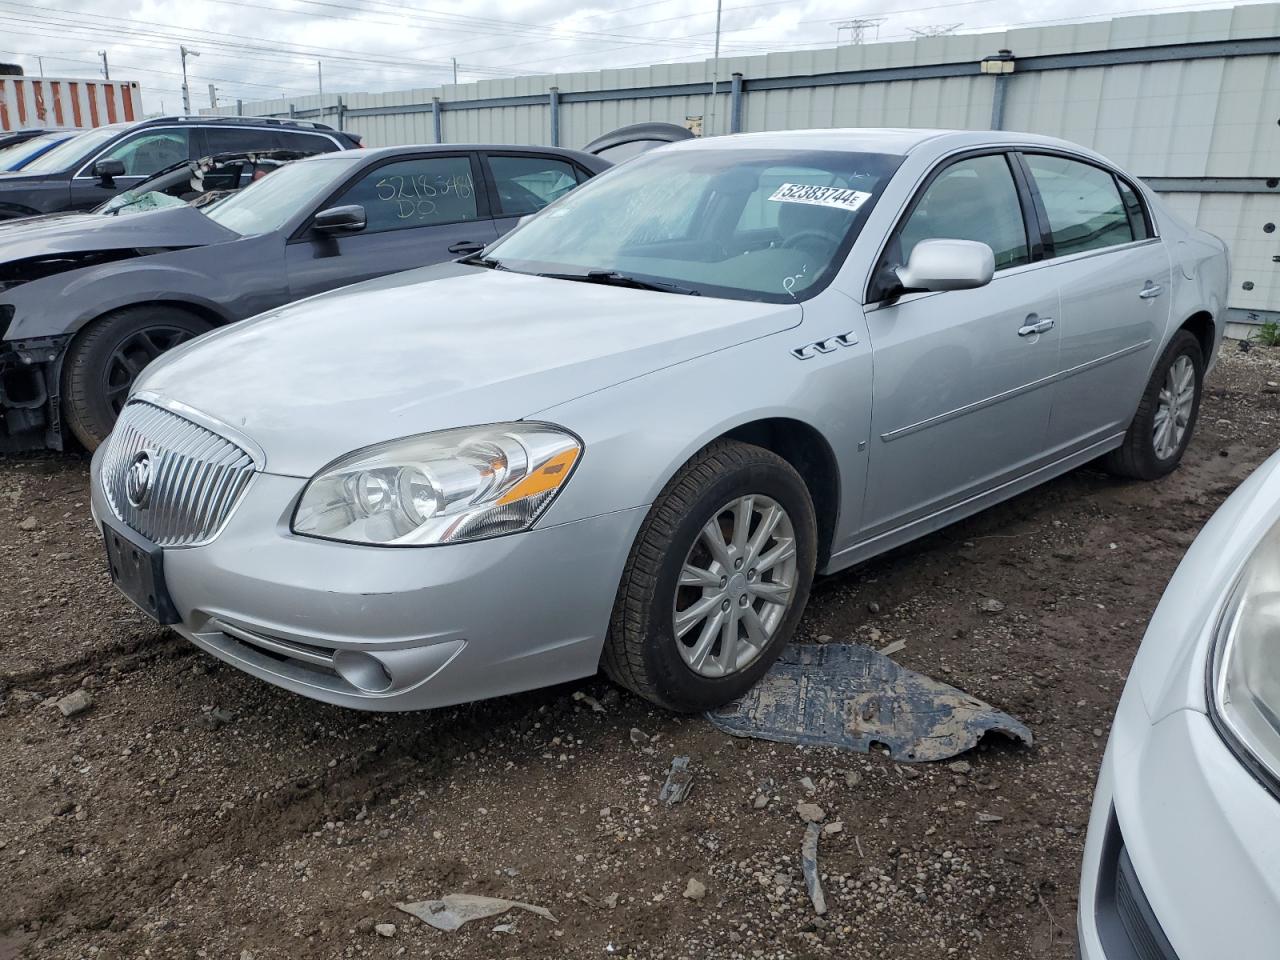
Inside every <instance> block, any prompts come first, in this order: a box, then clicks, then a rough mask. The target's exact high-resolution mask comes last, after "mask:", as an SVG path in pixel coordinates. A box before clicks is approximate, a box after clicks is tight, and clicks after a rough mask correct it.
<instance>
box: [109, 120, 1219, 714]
mask: <svg viewBox="0 0 1280 960" xmlns="http://www.w3.org/2000/svg"><path fill="white" fill-rule="evenodd" d="M1227 277H1228V269H1227V260H1226V254H1225V249H1224V246H1223V244H1222V242H1221V241H1220V240H1218V239H1217V238H1215V237H1213V236H1211V235H1209V234H1206V233H1203V232H1201V231H1199V230H1197V229H1195V228H1193V227H1191V226H1189V225H1188V224H1186V223H1184V222H1182V221H1181V220H1179V219H1178V218H1177V217H1176V216H1175V215H1174V214H1173V213H1172V212H1170V211H1169V210H1168V209H1167V208H1166V207H1165V206H1164V204H1163V203H1161V201H1160V199H1159V198H1158V197H1156V196H1154V195H1153V194H1152V193H1151V192H1150V191H1149V190H1148V189H1146V188H1145V187H1144V186H1143V185H1142V184H1141V183H1139V182H1138V181H1137V180H1135V179H1134V178H1133V177H1131V176H1129V175H1128V174H1126V173H1124V172H1123V171H1121V170H1119V169H1117V168H1116V167H1115V166H1114V165H1112V164H1111V163H1109V162H1108V161H1107V160H1106V159H1104V158H1103V157H1100V156H1098V155H1096V154H1094V153H1091V152H1089V151H1087V150H1085V149H1082V148H1080V147H1077V146H1073V145H1072V144H1069V143H1065V142H1063V141H1059V140H1051V139H1047V138H1042V137H1035V136H1029V135H1022V134H1012V133H990V132H946V131H921V130H914V131H905V130H844V131H841V130H821V131H798V132H797V131H793V132H786V133H770V134H754V135H748V136H736V137H718V138H715V139H709V140H695V141H686V142H684V143H680V144H674V145H671V146H669V147H664V148H661V149H658V150H655V151H653V152H652V153H649V154H646V155H644V156H642V157H639V158H636V159H634V160H631V161H629V162H628V163H626V164H623V165H621V166H619V167H617V168H615V169H614V170H612V171H609V172H607V173H605V174H604V175H602V176H600V177H599V178H597V179H594V180H592V181H590V182H588V183H587V184H584V185H583V186H582V187H581V188H579V189H578V190H576V191H574V192H573V193H571V194H569V195H567V196H566V197H565V198H564V199H562V200H559V201H557V202H556V203H554V204H552V205H551V206H549V207H548V208H546V209H545V210H544V211H543V212H542V213H540V214H539V215H538V216H536V217H534V218H533V219H532V220H530V221H529V222H527V223H525V224H524V225H523V226H521V227H520V228H519V229H517V230H516V231H514V232H513V233H511V234H509V235H508V236H507V237H506V238H504V239H502V240H500V241H498V242H497V243H495V244H493V245H491V246H490V247H489V248H487V249H486V250H485V251H484V252H483V253H482V254H479V255H475V256H473V257H471V258H468V259H464V260H462V261H459V262H457V263H450V264H445V265H442V266H438V267H431V268H426V269H423V270H418V271H411V272H408V273H403V274H399V275H396V276H393V277H388V278H384V279H382V280H378V281H373V282H369V283H365V284H360V285H357V286H353V287H348V288H345V289H343V290H340V291H336V292H334V293H331V294H326V295H323V296H319V297H314V298H312V299H309V300H306V301H303V302H300V303H297V304H294V305H292V306H289V307H285V308H283V309H280V310H276V311H272V312H270V313H267V314H263V315H261V316H260V317H258V318H256V319H254V320H250V321H248V322H245V323H242V324H239V325H237V326H235V327H234V328H227V329H223V330H218V331H214V332H213V333H211V334H209V335H207V336H205V337H202V338H200V339H199V340H196V341H193V342H192V343H191V344H189V345H187V346H184V347H181V348H179V349H178V350H176V351H174V352H173V353H171V354H168V355H166V356H165V357H163V358H162V359H161V360H160V361H158V362H157V363H155V364H153V365H152V366H151V367H150V368H148V370H147V371H146V372H145V373H144V374H143V376H142V378H141V379H140V381H139V383H138V385H137V387H136V388H135V392H134V394H133V396H132V398H131V400H130V402H129V403H128V404H127V406H126V407H125V409H124V411H123V413H122V416H121V418H120V422H119V425H118V427H117V429H116V430H115V432H114V433H113V434H112V436H111V438H110V441H109V442H108V443H107V444H105V445H104V446H103V447H102V448H101V449H100V450H99V451H98V454H97V455H96V457H95V460H94V468H93V504H94V511H95V515H96V516H97V518H98V520H99V522H100V524H101V526H102V529H103V533H104V535H105V537H106V541H107V547H108V556H109V558H110V565H111V572H112V576H113V578H114V579H115V582H116V583H117V584H118V586H119V587H120V588H121V589H122V590H123V591H124V592H125V593H126V594H127V595H128V596H130V597H131V598H132V599H133V600H134V601H135V602H136V603H137V604H138V605H139V606H140V607H141V608H142V609H144V610H145V611H146V612H147V613H148V614H150V615H151V616H153V617H155V618H157V619H158V620H160V621H161V622H163V623H169V624H172V625H173V626H174V628H175V629H177V630H178V631H179V632H180V633H182V634H183V635H184V636H186V637H187V638H188V639H190V640H191V641H192V642H193V643H195V644H197V645H198V646H200V647H201V648H203V649H204V650H206V651H208V652H209V653H211V654H213V655H214V656H217V657H219V658H221V659H223V660H225V661H227V662H229V663H232V664H234V665H236V666H237V667H239V668H241V669H243V670H245V671H246V672H248V673H251V674H253V675H255V676H257V677H260V678H262V679H264V680H267V681H269V682H271V683H275V684H279V685H280V686H283V687H286V688H288V689H290V690H294V691H296V692H298V693H301V694H304V695H307V696H311V697H316V698H318V699H322V700H326V701H329V702H332V703H338V704H343V705H347V706H351V707H357V708H363V709H373V710H408V709H418V708H424V707H435V706H441V705H445V704H451V703H457V702H460V701H466V700H474V699H478V698H482V697H489V696H494V695H498V694H504V693H510V692H513V691H517V690H523V689H528V688H531V687H536V686H539V685H545V684H551V683H557V682H561V681H566V680H571V679H574V678H577V677H582V676H586V675H589V674H591V673H593V672H595V671H596V670H597V669H598V668H599V667H601V666H603V668H604V670H605V671H606V672H607V673H608V674H609V675H610V676H612V677H613V678H614V679H615V680H617V681H618V682H619V683H621V684H623V685H625V686H627V687H629V688H630V689H632V690H634V691H636V692H637V693H639V694H641V695H643V696H645V697H648V698H649V699H651V700H652V701H654V702H655V703H658V704H662V705H664V706H667V707H670V708H672V709H676V710H701V709H706V708H709V707H713V706H715V705H718V704H721V703H723V702H725V701H728V700H731V699H733V698H735V697H737V696H739V695H741V694H742V693H743V692H744V691H745V690H746V689H748V688H749V687H750V686H751V685H752V684H753V683H755V681H756V680H757V679H758V678H759V677H760V676H761V675H762V674H763V673H764V671H765V670H767V669H768V667H769V665H770V663H771V662H772V661H773V660H774V658H775V657H776V656H777V654H778V652H779V651H780V649H781V648H782V647H783V646H784V645H785V644H786V643H787V642H788V640H789V639H790V638H791V637H792V636H793V635H794V633H795V631H796V626H797V624H798V622H799V620H800V617H801V615H802V613H803V610H804V606H805V602H806V600H807V598H808V594H809V588H810V585H811V584H812V581H813V577H814V575H815V574H816V573H832V572H834V571H837V570H840V569H843V568H845V567H848V566H849V565H851V564H855V563H858V562H860V561H863V560H866V559H867V558H869V557H872V556H875V555H876V554H878V553H881V552H883V551H885V550H887V549H889V548H891V547H894V546H897V545H899V544H902V543H904V542H906V541H909V540H911V539H913V538H915V537H919V536H921V535H923V534H926V533H929V532H930V531H933V530H936V529H938V528H939V527H941V526H944V525H945V524H948V523H951V522H953V521H955V520H958V519H960V518H961V517H964V516H967V515H969V514H971V513H974V512H975V511H977V510H980V509H982V508H983V507H985V506H988V505H989V504H992V503H995V502H997V501H1000V500H1003V499H1006V498H1008V497H1011V496H1013V495H1015V494H1017V493H1020V492H1021V491H1024V490H1027V489H1028V488H1030V487H1033V486H1035V485H1036V484H1039V483H1042V482H1044V481H1045V480H1048V479H1049V478H1051V477H1054V476H1056V475H1058V474H1061V473H1064V472H1065V471H1068V470H1071V469H1072V468H1074V467H1076V466H1078V465H1080V464H1082V463H1085V462H1087V461H1090V460H1093V459H1095V458H1099V457H1105V462H1106V463H1107V465H1108V466H1109V467H1110V468H1111V469H1113V470H1114V471H1115V472H1116V473H1118V474H1120V475H1121V476H1126V477H1135V478H1142V479H1154V478H1157V477H1160V476H1162V475H1164V474H1166V473H1168V472H1169V471H1170V470H1172V469H1174V468H1175V467H1176V466H1177V464H1178V461H1179V459H1180V458H1181V456H1182V453H1183V451H1184V449H1185V448H1186V445H1187V443H1188V442H1189V440H1190V438H1191V434H1192V431H1193V429H1194V427H1195V420H1196V413H1197V410H1198V407H1199V400H1200V392H1201V384H1202V381H1203V378H1204V374H1205V371H1206V369H1207V368H1208V367H1209V366H1210V365H1211V363H1212V362H1213V359H1214V355H1215V353H1216V351H1217V347H1218V344H1219V342H1220V339H1221V336H1222V328H1223V323H1224V320H1225V310H1226V303H1225V298H1226V288H1227Z"/></svg>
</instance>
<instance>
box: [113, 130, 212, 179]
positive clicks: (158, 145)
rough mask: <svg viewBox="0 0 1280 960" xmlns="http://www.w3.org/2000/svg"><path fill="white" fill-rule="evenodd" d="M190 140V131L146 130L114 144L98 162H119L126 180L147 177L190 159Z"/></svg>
mask: <svg viewBox="0 0 1280 960" xmlns="http://www.w3.org/2000/svg"><path fill="white" fill-rule="evenodd" d="M190 136H191V131H190V130H188V129H186V128H182V129H175V130H148V131H147V132H146V133H140V134H138V135H137V136H136V137H130V138H129V139H127V140H123V141H121V142H120V143H118V144H116V145H115V146H114V147H112V148H111V149H110V150H108V151H107V152H106V153H104V154H103V155H102V156H100V157H99V158H98V162H101V161H103V160H119V161H121V162H122V163H123V164H124V175H125V176H126V177H149V176H151V174H153V173H155V172H156V171H157V170H163V169H164V168H165V167H168V166H172V165H173V164H175V163H181V162H182V161H183V160H188V159H190V157H191V148H190V145H189V144H190Z"/></svg>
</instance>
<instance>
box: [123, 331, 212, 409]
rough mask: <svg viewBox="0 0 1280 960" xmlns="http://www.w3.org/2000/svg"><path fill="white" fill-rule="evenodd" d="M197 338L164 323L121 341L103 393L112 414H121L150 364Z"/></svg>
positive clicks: (192, 334)
mask: <svg viewBox="0 0 1280 960" xmlns="http://www.w3.org/2000/svg"><path fill="white" fill-rule="evenodd" d="M195 335H196V334H194V333H192V332H191V331H190V330H183V329H182V328H181V327H171V326H167V325H163V324H160V325H157V326H154V327H146V328H145V329H142V330H139V331H137V332H136V333H132V334H130V335H129V336H127V337H125V338H124V339H123V340H121V341H120V343H118V344H117V345H116V348H115V350H113V351H112V352H111V357H110V359H109V360H108V361H107V366H106V369H105V370H104V371H103V384H102V385H103V390H104V392H105V394H106V398H107V402H108V403H109V404H110V405H111V410H112V412H113V413H115V414H119V413H120V410H121V409H122V408H123V407H124V404H125V401H126V400H127V399H128V398H129V388H130V387H132V386H133V381H134V380H136V379H137V378H138V374H140V373H141V372H142V370H143V368H144V367H145V366H146V365H147V364H149V363H150V362H151V361H152V360H154V359H155V358H156V357H158V356H160V354H162V353H164V352H165V351H167V350H172V349H173V348H174V347H176V346H177V345H178V344H180V343H184V342H186V341H187V340H190V339H191V338H192V337H194V336H195Z"/></svg>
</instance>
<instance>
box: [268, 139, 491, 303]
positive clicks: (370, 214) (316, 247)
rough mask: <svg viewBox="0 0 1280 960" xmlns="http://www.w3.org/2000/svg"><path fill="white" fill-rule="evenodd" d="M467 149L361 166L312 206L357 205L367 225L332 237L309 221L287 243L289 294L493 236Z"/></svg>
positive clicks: (424, 260) (459, 252)
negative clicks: (349, 177) (358, 171)
mask: <svg viewBox="0 0 1280 960" xmlns="http://www.w3.org/2000/svg"><path fill="white" fill-rule="evenodd" d="M481 182H482V181H481V179H480V175H479V169H478V167H477V161H476V158H475V156H474V155H473V154H471V153H468V152H458V153H431V154H424V155H422V156H419V157H395V158H393V159H391V160H388V161H386V162H384V163H380V164H378V165H377V166H374V167H366V168H365V169H364V170H362V171H361V172H360V173H359V174H358V175H357V176H356V177H355V179H354V180H352V181H351V182H349V183H347V184H346V185H344V186H343V187H341V188H340V189H339V190H337V191H336V192H335V193H334V194H333V195H332V196H331V197H329V199H328V200H326V201H325V202H324V203H322V204H320V205H319V206H318V207H317V208H316V212H319V211H320V210H325V209H328V208H329V207H340V206H346V205H348V204H357V205H359V206H361V207H363V208H364V212H365V221H366V225H365V228H364V229H363V230H360V231H358V232H353V233H348V234H341V235H333V234H322V233H318V232H317V231H314V230H312V229H311V228H310V225H309V224H308V225H307V226H306V227H303V228H302V230H300V231H299V232H298V233H297V234H295V235H294V237H293V238H292V239H291V240H290V242H289V243H288V245H287V247H286V249H285V259H286V261H287V263H288V271H289V292H290V294H291V296H293V297H294V298H295V299H297V298H300V297H309V296H311V295H312V294H315V293H323V292H324V291H326V290H332V289H334V288H335V287H343V286H346V285H347V284H349V283H357V282H358V281H361V280H370V279H372V278H374V277H381V276H383V275H385V274H388V273H397V272H399V271H401V270H410V269H412V268H414V267H425V266H429V265H431V264H433V263H441V262H443V261H445V260H456V259H458V258H459V257H463V256H466V255H467V254H470V253H475V252H478V251H479V250H481V249H483V248H484V246H485V245H486V244H488V243H490V242H492V241H493V240H495V239H497V236H498V234H497V231H496V230H495V229H494V225H493V219H492V218H491V217H490V216H489V207H488V203H487V198H486V196H485V194H484V191H483V190H477V188H476V185H477V184H478V183H481Z"/></svg>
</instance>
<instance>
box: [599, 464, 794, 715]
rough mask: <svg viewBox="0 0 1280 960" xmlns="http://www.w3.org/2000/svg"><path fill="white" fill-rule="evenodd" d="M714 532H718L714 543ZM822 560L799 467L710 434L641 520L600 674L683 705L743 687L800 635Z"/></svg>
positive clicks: (708, 704) (665, 703) (717, 702)
mask: <svg viewBox="0 0 1280 960" xmlns="http://www.w3.org/2000/svg"><path fill="white" fill-rule="evenodd" d="M739 529H741V531H743V532H742V533H738V531H739ZM709 531H719V532H720V542H719V543H715V542H713V539H712V538H714V537H715V533H714V532H709ZM788 544H790V546H791V548H792V549H790V550H789V549H788ZM722 548H723V549H722ZM816 558H817V522H816V520H815V518H814V511H813V502H812V500H811V499H810V496H809V491H808V488H807V487H806V486H805V483H804V480H803V479H801V477H800V475H799V474H798V473H796V471H795V470H794V468H792V466H791V465H790V464H789V463H787V461H785V460H783V459H782V458H781V457H779V456H777V455H776V454H774V453H772V452H770V451H768V450H765V449H763V448H762V447H757V446H752V445H750V444H746V443H739V442H737V441H729V440H717V441H715V442H714V443H711V444H710V445H708V446H707V447H705V448H703V449H702V450H701V451H700V452H699V453H698V454H697V455H696V456H695V457H694V458H693V459H692V460H690V461H689V463H687V464H686V465H685V466H684V467H683V468H682V469H681V470H680V472H679V473H678V474H677V475H676V476H675V477H674V478H673V479H672V480H671V482H670V483H668V484H667V486H666V487H665V488H664V489H663V491H662V493H661V494H659V495H658V498H657V499H656V500H655V501H654V504H653V506H652V508H650V510H649V515H648V516H647V517H646V518H645V521H644V524H643V525H642V526H641V528H640V533H639V534H638V536H637V537H636V542H635V544H634V545H633V547H632V549H631V555H630V557H629V558H628V560H627V564H626V568H625V569H624V571H623V574H622V582H621V584H620V586H619V588H618V596H617V600H616V601H615V603H614V610H613V617H612V620H611V622H610V626H609V634H608V637H607V638H606V640H605V647H604V656H603V660H602V665H603V667H604V670H605V672H606V673H607V674H608V675H609V677H611V678H612V679H613V680H614V681H615V682H616V683H619V684H621V685H622V686H624V687H626V688H628V689H629V690H632V691H633V692H635V693H637V694H639V695H640V696H642V697H644V698H645V699H647V700H650V701H651V702H653V703H655V704H658V705H659V706H662V707H666V708H668V709H670V710H676V711H680V712H696V711H703V710H710V709H713V708H715V707H718V706H721V705H722V704H725V703H728V702H729V701H731V700H734V699H736V698H737V697H740V696H742V695H743V694H744V693H746V692H747V690H749V689H750V688H751V687H752V686H753V685H754V684H755V683H756V681H758V680H759V679H760V677H762V676H763V675H764V673H765V672H766V671H767V670H768V669H769V667H770V666H771V665H772V664H773V661H774V660H776V659H777V657H778V654H779V653H780V652H781V651H782V648H783V647H784V646H786V644H787V643H788V642H789V641H790V640H791V638H792V636H793V635H794V634H795V631H796V627H797V626H798V624H799V622H800V618H801V616H802V615H803V613H804V607H805V603H806V601H807V600H808V597H809V588H810V586H811V585H812V583H813V574H814V566H815V564H816ZM702 611H705V612H702ZM677 622H679V627H677ZM678 633H679V635H678Z"/></svg>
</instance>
